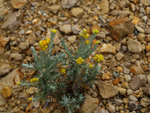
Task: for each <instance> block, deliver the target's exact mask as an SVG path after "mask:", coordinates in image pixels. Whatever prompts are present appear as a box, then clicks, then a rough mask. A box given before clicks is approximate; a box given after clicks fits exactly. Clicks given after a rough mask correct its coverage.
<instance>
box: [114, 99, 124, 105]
mask: <svg viewBox="0 0 150 113" xmlns="http://www.w3.org/2000/svg"><path fill="white" fill-rule="evenodd" d="M114 101H115V105H117V106H120V105H121V104H122V103H123V101H122V100H121V99H114Z"/></svg>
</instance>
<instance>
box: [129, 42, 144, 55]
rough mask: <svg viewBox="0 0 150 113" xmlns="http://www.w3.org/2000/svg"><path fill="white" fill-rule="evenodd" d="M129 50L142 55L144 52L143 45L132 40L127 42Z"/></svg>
mask: <svg viewBox="0 0 150 113" xmlns="http://www.w3.org/2000/svg"><path fill="white" fill-rule="evenodd" d="M127 45H128V50H129V51H130V52H132V53H140V52H141V51H142V45H141V43H140V42H139V41H137V40H133V39H130V40H129V41H128V42H127Z"/></svg>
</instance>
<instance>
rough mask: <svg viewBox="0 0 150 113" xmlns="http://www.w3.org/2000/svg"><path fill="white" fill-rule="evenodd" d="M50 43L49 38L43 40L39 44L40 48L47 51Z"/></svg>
mask: <svg viewBox="0 0 150 113" xmlns="http://www.w3.org/2000/svg"><path fill="white" fill-rule="evenodd" d="M49 43H50V39H49V38H47V39H46V40H41V41H40V42H39V46H40V47H41V48H42V50H43V51H44V50H45V49H47V48H48V44H49Z"/></svg>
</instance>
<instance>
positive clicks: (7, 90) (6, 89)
mask: <svg viewBox="0 0 150 113" xmlns="http://www.w3.org/2000/svg"><path fill="white" fill-rule="evenodd" d="M1 93H2V95H3V97H4V98H8V97H11V95H12V94H13V91H12V89H11V88H10V87H9V86H5V87H4V88H3V89H2V90H1Z"/></svg>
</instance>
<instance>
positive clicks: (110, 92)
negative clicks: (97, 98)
mask: <svg viewBox="0 0 150 113" xmlns="http://www.w3.org/2000/svg"><path fill="white" fill-rule="evenodd" d="M96 85H97V86H98V89H99V93H100V95H101V96H102V98H104V99H109V98H111V97H114V96H116V95H117V94H118V90H117V88H116V87H114V86H112V85H111V84H108V83H106V82H103V81H98V82H96Z"/></svg>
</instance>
